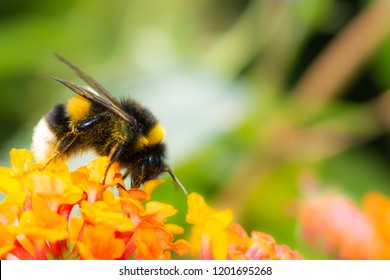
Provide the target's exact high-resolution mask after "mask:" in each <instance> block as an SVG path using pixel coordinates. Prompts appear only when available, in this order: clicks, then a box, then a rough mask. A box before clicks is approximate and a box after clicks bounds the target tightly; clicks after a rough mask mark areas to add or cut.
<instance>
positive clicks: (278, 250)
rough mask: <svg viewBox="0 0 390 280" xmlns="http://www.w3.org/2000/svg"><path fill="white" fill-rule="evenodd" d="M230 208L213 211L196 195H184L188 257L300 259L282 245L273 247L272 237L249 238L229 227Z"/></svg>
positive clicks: (256, 235)
mask: <svg viewBox="0 0 390 280" xmlns="http://www.w3.org/2000/svg"><path fill="white" fill-rule="evenodd" d="M232 220H233V213H232V211H231V210H230V209H227V210H224V211H216V210H214V209H212V208H211V207H209V206H208V205H207V204H206V202H205V201H204V198H203V197H202V196H200V195H199V194H196V193H191V194H190V195H189V196H188V215H187V222H188V223H190V224H193V225H194V227H193V230H192V235H191V239H190V242H191V244H192V250H191V253H192V255H196V254H199V258H200V259H302V257H301V256H300V255H299V254H298V253H297V252H295V251H292V250H291V249H290V248H289V247H287V246H286V245H277V244H276V243H275V240H274V239H273V237H271V236H269V235H267V234H265V233H261V232H256V231H253V232H252V237H251V238H249V237H248V235H247V234H246V232H245V230H244V229H243V228H242V227H241V226H240V225H238V224H231V222H232Z"/></svg>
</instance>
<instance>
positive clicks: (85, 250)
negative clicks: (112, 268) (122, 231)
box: [76, 226, 125, 260]
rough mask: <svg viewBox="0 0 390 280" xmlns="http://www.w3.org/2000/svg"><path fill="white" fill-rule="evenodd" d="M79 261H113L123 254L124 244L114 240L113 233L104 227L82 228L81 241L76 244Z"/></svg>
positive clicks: (119, 240)
mask: <svg viewBox="0 0 390 280" xmlns="http://www.w3.org/2000/svg"><path fill="white" fill-rule="evenodd" d="M76 246H77V248H78V249H79V252H80V256H81V259H87V260H115V259H119V258H120V257H121V256H122V255H123V252H124V249H125V243H124V241H123V240H121V239H120V238H115V232H114V231H113V230H112V229H111V230H110V229H107V228H106V227H100V226H94V227H92V226H87V227H85V228H84V231H83V234H82V237H81V240H80V241H78V242H77V243H76Z"/></svg>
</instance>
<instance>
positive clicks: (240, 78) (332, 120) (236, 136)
mask: <svg viewBox="0 0 390 280" xmlns="http://www.w3.org/2000/svg"><path fill="white" fill-rule="evenodd" d="M389 2H390V1H386V0H378V1H373V0H371V1H370V0H360V1H359V0H327V1H323V0H224V1H222V0H196V1H195V0H188V1H178V0H164V1H163V0H152V1H125V0H111V1H92V0H85V1H76V0H71V1H49V0H40V1H27V0H24V1H17V2H15V1H11V0H1V1H0V127H1V129H0V165H1V166H10V162H9V151H10V149H11V148H13V147H15V148H29V147H30V142H31V136H32V132H33V127H34V125H35V124H36V123H37V122H38V121H39V119H40V118H41V117H42V115H43V114H45V113H46V112H48V111H49V110H50V109H51V108H52V107H53V106H54V105H55V104H57V103H61V102H64V101H65V100H66V99H67V98H69V97H70V96H71V95H70V92H69V91H68V90H67V89H65V88H64V87H62V86H61V85H60V84H58V83H56V82H54V81H52V80H50V79H48V78H47V77H45V74H43V75H42V73H47V74H50V75H55V76H58V77H61V78H63V79H66V80H69V81H73V82H75V83H81V81H79V79H78V78H77V77H76V75H75V74H74V73H72V72H71V71H70V70H69V69H68V68H67V67H66V66H65V65H63V64H61V63H60V62H59V61H57V60H56V59H55V58H54V57H53V55H52V53H53V52H56V53H59V54H61V55H62V56H64V57H66V58H67V59H69V60H70V61H72V62H73V63H75V64H76V65H78V66H79V67H80V68H82V69H83V70H84V71H86V72H87V73H89V74H90V75H91V76H93V77H95V78H96V79H97V80H98V81H100V82H101V83H102V84H103V85H104V86H105V87H106V88H107V89H109V90H110V91H111V92H112V93H113V94H114V95H116V96H118V97H122V96H131V97H133V98H135V99H136V100H138V101H139V102H141V103H142V104H144V105H146V106H147V107H149V108H150V109H151V110H152V111H153V112H154V113H155V114H156V116H157V117H158V118H159V119H160V121H161V122H162V123H163V124H164V126H165V128H166V131H167V138H166V142H167V144H168V147H169V162H170V164H171V166H172V168H173V170H174V172H175V174H176V175H177V177H179V179H180V180H181V181H182V183H183V184H184V185H185V186H186V188H187V189H188V191H189V192H198V193H200V194H201V195H203V196H204V197H205V198H206V200H207V202H208V203H209V204H210V205H211V206H213V207H215V208H217V209H224V208H226V207H230V208H232V209H233V210H234V213H235V221H236V222H239V223H240V224H242V225H243V226H244V227H245V229H246V230H247V231H248V232H250V231H251V230H260V231H263V232H266V233H268V234H271V235H272V236H273V237H275V239H276V240H277V242H278V243H285V244H287V245H289V246H290V247H291V248H293V249H297V250H298V251H299V252H300V253H301V254H302V255H304V257H305V258H308V259H316V258H335V257H337V255H335V254H334V252H333V253H332V252H330V251H329V250H328V251H327V250H324V249H321V248H318V247H316V246H314V245H313V244H307V242H304V240H303V238H302V235H301V234H300V224H299V219H298V218H297V216H298V214H297V213H298V208H299V202H300V201H301V200H302V197H304V196H305V192H307V189H308V188H310V187H311V185H313V184H314V185H316V186H317V187H318V186H320V188H321V189H322V190H326V189H336V190H337V192H340V193H342V194H343V195H345V196H347V197H349V198H350V199H351V200H353V201H354V202H355V203H356V206H357V207H360V203H361V199H362V197H363V196H364V195H365V194H366V193H367V192H369V191H372V190H376V191H379V192H381V193H382V194H384V195H389V194H390V172H389V168H390V160H389V155H390V146H389V144H390V142H389V133H388V129H389V126H390V109H389V108H390V99H389V98H390V96H389V92H388V89H389V85H390V74H389V73H390V37H389V36H388V34H389V30H390V17H389V16H388V15H389V14H390V5H389ZM92 157H93V155H88V154H87V155H86V156H84V157H81V158H77V159H72V161H71V163H70V164H71V166H73V167H74V168H75V167H77V166H80V165H81V164H82V163H85V162H87V161H88V159H90V158H92ZM163 178H164V179H165V180H166V183H165V184H164V185H163V186H160V187H159V188H158V189H157V190H156V191H155V193H154V196H153V199H155V200H161V201H164V202H167V203H170V204H173V205H174V206H175V208H176V209H178V210H179V213H178V214H177V215H176V216H175V217H173V218H172V222H174V223H178V224H184V221H185V214H186V211H187V208H186V207H187V206H186V199H185V197H184V196H183V194H182V193H181V192H180V191H177V190H175V188H174V185H173V184H172V182H171V180H170V178H169V177H168V176H163ZM313 182H314V183H313ZM335 215H337V213H336V214H335Z"/></svg>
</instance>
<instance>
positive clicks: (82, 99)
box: [32, 54, 187, 194]
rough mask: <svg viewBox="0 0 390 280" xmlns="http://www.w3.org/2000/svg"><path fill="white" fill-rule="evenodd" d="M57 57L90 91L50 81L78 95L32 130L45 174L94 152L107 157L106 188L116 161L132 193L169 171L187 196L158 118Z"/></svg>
mask: <svg viewBox="0 0 390 280" xmlns="http://www.w3.org/2000/svg"><path fill="white" fill-rule="evenodd" d="M55 56H56V57H57V59H59V61H61V62H62V63H64V64H66V65H67V66H68V67H70V68H71V69H72V70H73V71H74V72H75V73H76V74H77V75H78V76H79V77H80V78H81V79H82V80H83V81H84V82H86V83H87V84H88V87H86V86H78V85H76V84H73V83H71V82H68V81H65V80H62V79H60V78H57V77H54V76H49V77H50V78H52V79H53V80H55V81H57V82H59V83H61V84H63V85H64V86H66V87H67V88H69V89H70V90H71V91H73V92H75V93H76V94H77V95H76V96H74V97H72V98H70V99H69V100H68V101H67V102H66V103H63V104H58V105H56V106H55V107H54V108H53V109H52V110H51V111H50V112H49V113H47V114H46V115H45V116H43V117H42V119H41V120H40V121H39V122H38V124H37V125H36V127H35V128H34V133H33V139H32V151H33V154H34V156H35V158H36V160H37V161H39V162H42V163H43V167H42V169H44V168H45V166H46V165H47V164H48V163H49V162H51V161H56V160H66V159H68V158H69V157H70V156H72V155H74V154H77V153H79V152H83V151H85V150H90V149H92V150H94V151H95V152H96V153H97V154H98V155H99V156H107V157H108V158H109V164H108V166H107V168H106V171H105V176H104V179H103V183H104V180H105V177H106V175H107V172H108V170H109V168H110V166H111V165H112V163H114V162H118V163H119V164H120V166H121V168H122V169H124V170H125V173H124V176H123V177H124V178H126V177H127V176H129V175H130V176H131V187H132V188H139V187H140V186H141V185H142V184H143V183H144V182H145V181H148V180H151V179H154V178H157V177H158V176H159V175H160V174H161V173H163V172H167V173H169V174H170V176H171V177H172V179H173V180H174V182H175V183H176V184H177V185H178V186H179V187H180V188H181V189H182V190H183V192H184V193H185V194H187V191H186V190H185V188H184V187H183V185H182V184H181V183H180V182H179V180H178V179H177V178H176V177H175V176H174V174H173V173H172V171H171V169H170V167H169V166H168V165H167V164H166V162H165V160H166V159H165V153H166V147H165V144H164V143H163V142H162V141H163V139H164V136H165V131H164V128H163V126H162V125H161V124H160V123H159V122H158V120H157V119H156V117H155V116H154V115H153V114H152V113H151V112H150V111H149V110H148V109H147V108H145V107H144V106H142V105H141V104H139V103H137V102H136V101H134V100H132V99H129V98H124V99H122V100H118V99H116V98H115V97H114V96H113V95H112V94H111V93H109V92H108V91H107V90H106V89H105V88H104V87H103V86H101V85H100V84H99V83H98V82H97V81H95V80H94V79H93V78H92V77H90V76H89V75H87V74H86V73H84V72H83V71H82V70H80V69H79V68H78V67H77V66H75V65H73V64H72V63H71V62H69V61H67V60H66V59H65V58H63V57H61V56H60V55H57V54H55Z"/></svg>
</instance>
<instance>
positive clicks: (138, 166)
mask: <svg viewBox="0 0 390 280" xmlns="http://www.w3.org/2000/svg"><path fill="white" fill-rule="evenodd" d="M163 172H167V173H169V175H171V177H172V179H173V180H174V181H175V183H176V184H177V185H178V186H179V187H180V188H181V189H182V190H183V192H184V194H185V195H187V191H186V189H185V188H184V187H183V185H182V184H181V183H180V182H179V180H178V179H177V178H176V177H175V175H173V173H172V171H171V169H170V168H169V166H168V165H167V164H166V163H165V146H164V145H162V144H158V145H155V146H153V147H150V148H148V149H147V150H146V151H143V152H142V154H141V155H140V156H139V158H138V160H137V162H136V163H135V164H134V165H133V166H132V169H131V187H132V188H139V187H140V186H141V185H142V184H143V183H144V182H146V181H148V180H152V179H155V178H157V176H159V175H160V174H161V173H163Z"/></svg>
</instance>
